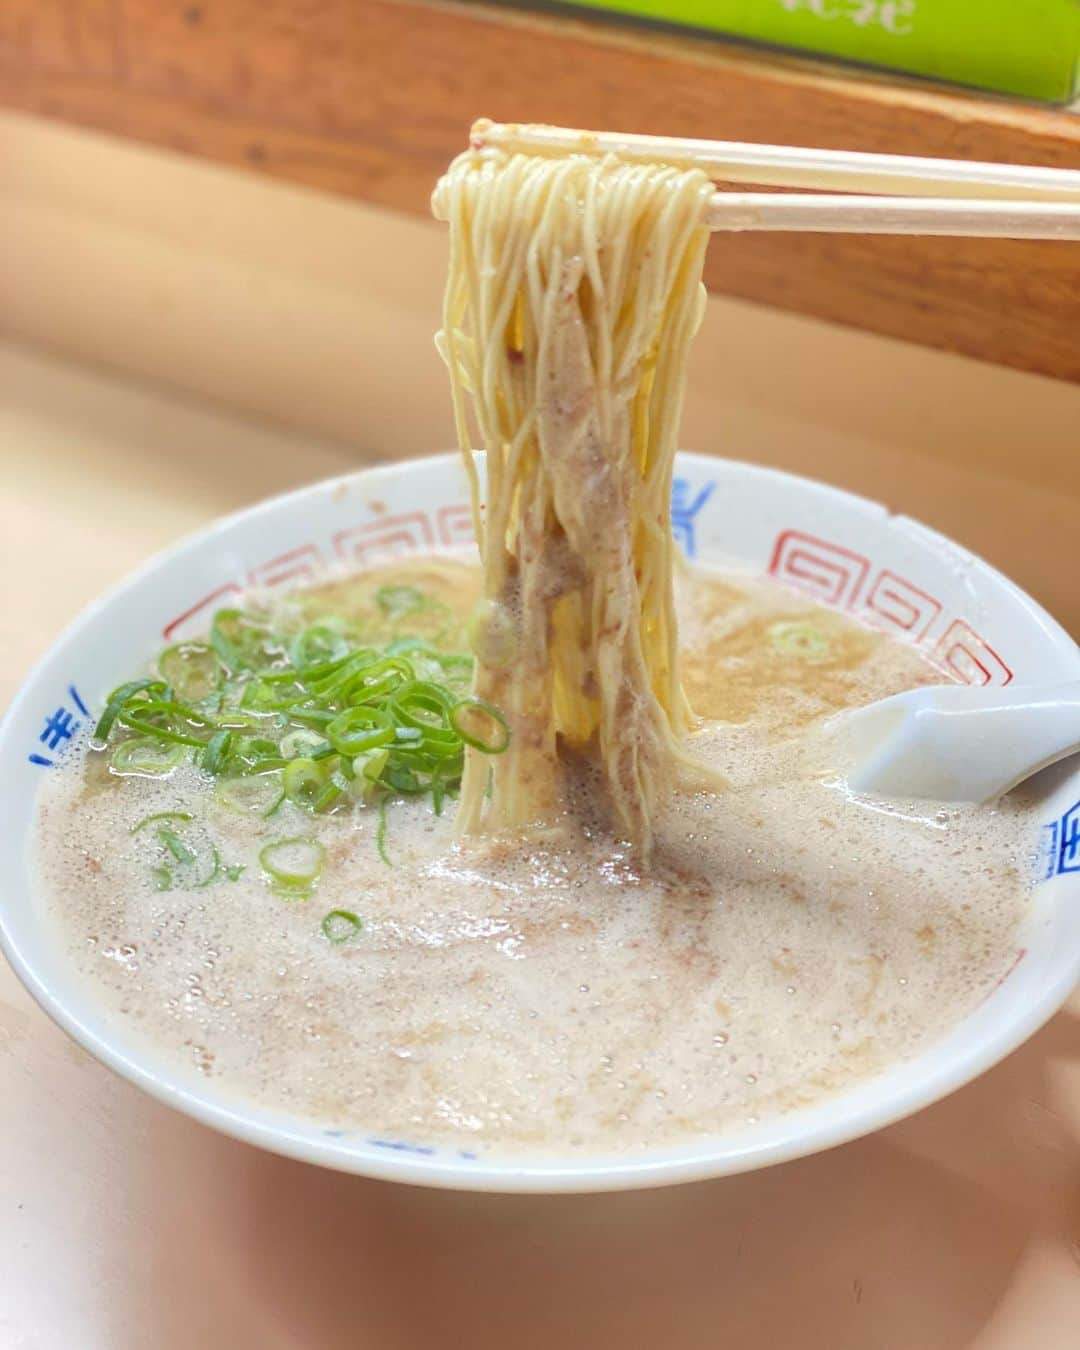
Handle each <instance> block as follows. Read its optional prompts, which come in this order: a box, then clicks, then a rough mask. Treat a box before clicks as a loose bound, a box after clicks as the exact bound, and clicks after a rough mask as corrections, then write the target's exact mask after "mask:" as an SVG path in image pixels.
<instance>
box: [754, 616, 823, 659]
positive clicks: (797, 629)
mask: <svg viewBox="0 0 1080 1350" xmlns="http://www.w3.org/2000/svg"><path fill="white" fill-rule="evenodd" d="M768 635H769V641H770V642H771V643H772V645H773V646H774V647H775V648H776V650H777V651H779V652H783V653H784V655H785V656H799V657H802V659H803V660H804V661H810V662H816V661H823V660H825V658H826V657H827V656H828V654H829V639H828V638H827V637H826V636H825V634H824V633H823V632H822V631H821V629H820V628H816V627H815V626H814V625H813V624H812V623H805V622H801V621H800V620H797V619H796V620H785V621H783V622H781V623H774V624H772V625H771V626H770V628H769V629H768Z"/></svg>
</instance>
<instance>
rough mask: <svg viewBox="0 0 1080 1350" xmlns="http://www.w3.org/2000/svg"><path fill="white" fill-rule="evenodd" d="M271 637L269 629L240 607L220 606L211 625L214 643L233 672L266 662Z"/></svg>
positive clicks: (220, 656)
mask: <svg viewBox="0 0 1080 1350" xmlns="http://www.w3.org/2000/svg"><path fill="white" fill-rule="evenodd" d="M269 638H270V632H269V630H268V629H267V628H265V627H264V626H263V625H262V624H260V623H257V622H256V621H255V620H254V619H252V617H251V615H250V614H245V613H244V611H243V610H240V609H219V610H218V612H217V613H216V614H215V615H214V620H213V623H212V624H211V626H210V644H211V646H212V647H213V648H214V651H215V652H216V653H217V655H218V657H219V658H220V660H221V661H222V662H223V664H224V665H225V666H226V668H227V669H229V670H231V671H234V672H238V671H242V670H254V669H255V668H256V667H258V666H261V665H264V664H266V661H267V657H268V652H267V640H268V639H269Z"/></svg>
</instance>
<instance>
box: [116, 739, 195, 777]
mask: <svg viewBox="0 0 1080 1350" xmlns="http://www.w3.org/2000/svg"><path fill="white" fill-rule="evenodd" d="M184 753H185V752H184V747H183V746H182V745H162V744H161V743H160V742H159V741H157V740H155V739H153V738H152V737H150V736H133V737H132V738H131V739H130V740H126V741H120V742H118V744H117V745H115V746H114V747H113V749H112V753H111V754H110V755H109V768H110V770H111V771H112V772H113V773H115V774H120V775H124V774H141V775H142V776H143V777H144V778H162V777H164V776H165V775H166V774H169V773H172V771H173V769H175V768H176V766H177V765H178V764H179V763H180V761H181V760H182V759H183V758H184Z"/></svg>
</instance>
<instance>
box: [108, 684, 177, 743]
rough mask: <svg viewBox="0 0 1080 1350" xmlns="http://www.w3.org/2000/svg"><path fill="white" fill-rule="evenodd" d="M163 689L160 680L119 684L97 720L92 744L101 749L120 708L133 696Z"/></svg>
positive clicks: (163, 686)
mask: <svg viewBox="0 0 1080 1350" xmlns="http://www.w3.org/2000/svg"><path fill="white" fill-rule="evenodd" d="M164 688H165V685H164V683H163V682H162V681H161V680H129V681H128V682H127V684H121V685H119V686H118V687H117V688H116V689H114V690H113V691H112V693H111V694H110V695H109V697H108V700H107V702H106V704H105V711H104V712H103V713H102V714H101V716H100V718H99V719H98V724H97V726H96V727H95V728H94V737H93V741H94V744H95V745H97V746H99V748H103V747H104V745H105V742H106V741H107V740H108V739H109V732H110V731H112V729H113V723H114V722H115V721H116V719H117V717H119V715H120V710H121V708H123V707H124V705H125V704H126V703H127V702H128V701H129V700H130V699H131V698H132V697H133V696H134V695H135V694H140V693H142V692H143V691H144V690H149V689H153V690H156V691H163V690H164Z"/></svg>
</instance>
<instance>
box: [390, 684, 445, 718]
mask: <svg viewBox="0 0 1080 1350" xmlns="http://www.w3.org/2000/svg"><path fill="white" fill-rule="evenodd" d="M391 707H392V708H393V711H394V714H395V716H396V718H397V720H398V721H399V722H401V723H403V724H404V725H405V726H407V727H421V728H424V729H426V728H428V727H445V726H446V724H447V720H448V718H449V716H450V712H451V710H452V709H453V707H454V698H453V695H452V694H449V693H447V691H446V690H445V689H443V688H441V687H440V686H439V685H437V684H432V683H431V682H430V681H429V680H413V681H412V682H411V683H410V684H407V685H405V686H404V687H403V688H401V689H399V690H398V691H397V692H396V693H395V694H394V696H393V698H392V699H391Z"/></svg>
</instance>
